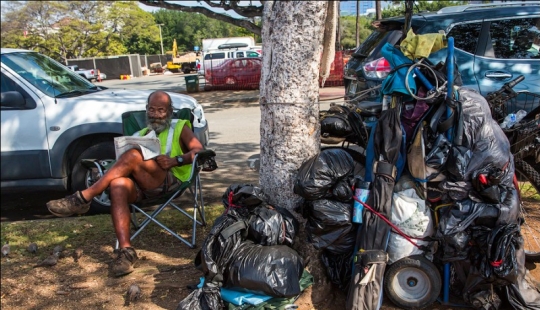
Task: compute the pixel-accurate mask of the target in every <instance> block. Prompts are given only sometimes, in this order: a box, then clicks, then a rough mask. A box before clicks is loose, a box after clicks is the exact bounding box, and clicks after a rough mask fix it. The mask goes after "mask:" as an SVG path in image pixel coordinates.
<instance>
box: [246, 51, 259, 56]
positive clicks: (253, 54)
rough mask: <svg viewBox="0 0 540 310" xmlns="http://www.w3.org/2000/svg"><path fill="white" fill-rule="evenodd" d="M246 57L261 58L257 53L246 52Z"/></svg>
mask: <svg viewBox="0 0 540 310" xmlns="http://www.w3.org/2000/svg"><path fill="white" fill-rule="evenodd" d="M246 57H259V53H257V52H246Z"/></svg>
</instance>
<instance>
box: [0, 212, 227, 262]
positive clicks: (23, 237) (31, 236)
mask: <svg viewBox="0 0 540 310" xmlns="http://www.w3.org/2000/svg"><path fill="white" fill-rule="evenodd" d="M184 210H185V211H186V212H188V213H190V214H192V212H193V209H192V208H186V209H184ZM205 211H206V212H205V213H206V220H207V225H208V226H207V227H212V224H213V222H214V220H215V219H216V218H217V217H218V216H220V215H221V214H222V213H223V206H222V205H212V206H207V207H206V208H205ZM158 220H159V221H160V222H161V223H164V224H165V225H166V226H167V227H170V228H171V229H172V230H173V231H177V232H179V233H181V234H182V233H183V232H185V233H188V232H189V230H190V229H191V226H192V223H191V221H190V220H189V219H188V218H187V217H186V216H184V215H183V214H181V213H180V212H178V211H177V210H174V209H171V210H164V211H163V212H161V214H160V215H159V216H158ZM0 227H1V234H0V236H1V238H0V239H1V243H2V244H4V243H5V242H6V241H9V244H10V246H11V251H12V252H19V253H20V252H25V251H26V248H27V246H28V244H30V243H31V242H35V243H36V244H37V245H38V247H39V249H40V252H41V251H42V250H45V251H47V252H49V251H50V250H52V248H54V246H56V245H58V244H61V245H63V246H64V247H65V248H66V249H70V248H71V249H74V248H77V247H79V246H82V245H83V244H86V245H88V244H89V243H90V244H95V245H96V246H99V245H104V244H107V245H111V244H113V243H114V242H115V240H116V236H115V234H114V229H113V226H112V221H111V216H110V215H109V214H102V215H95V216H81V217H70V218H58V219H51V220H32V221H22V222H4V223H1V224H0ZM164 232H165V230H164V229H162V228H161V227H159V226H158V225H156V224H155V223H150V224H149V225H148V226H147V227H146V228H145V230H144V231H143V232H142V233H141V236H140V237H141V238H143V239H148V241H147V242H151V243H152V242H153V243H156V242H157V243H159V242H160V239H159V238H156V235H161V234H162V233H164ZM165 233H166V232H165ZM198 234H199V235H200V234H201V231H198ZM135 240H136V239H135ZM169 241H170V240H169ZM164 242H165V241H164Z"/></svg>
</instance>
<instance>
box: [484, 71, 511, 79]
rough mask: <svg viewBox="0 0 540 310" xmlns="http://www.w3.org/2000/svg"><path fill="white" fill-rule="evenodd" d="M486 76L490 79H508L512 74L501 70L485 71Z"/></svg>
mask: <svg viewBox="0 0 540 310" xmlns="http://www.w3.org/2000/svg"><path fill="white" fill-rule="evenodd" d="M486 77H488V78H492V79H509V78H511V77H512V74H510V73H507V72H502V71H488V72H486Z"/></svg>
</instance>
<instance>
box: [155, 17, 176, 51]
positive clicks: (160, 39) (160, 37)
mask: <svg viewBox="0 0 540 310" xmlns="http://www.w3.org/2000/svg"><path fill="white" fill-rule="evenodd" d="M157 25H158V26H159V41H160V42H161V55H164V54H163V37H162V36H161V26H164V25H165V24H157ZM173 57H174V56H173Z"/></svg>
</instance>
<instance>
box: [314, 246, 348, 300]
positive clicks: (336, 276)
mask: <svg viewBox="0 0 540 310" xmlns="http://www.w3.org/2000/svg"><path fill="white" fill-rule="evenodd" d="M352 253H353V251H349V252H347V253H345V254H334V253H330V252H328V251H326V250H324V251H322V253H321V261H322V263H323V265H324V266H325V267H326V274H327V275H328V278H329V279H330V282H332V283H333V284H335V285H337V287H338V288H339V289H340V290H341V291H344V292H347V291H348V289H349V282H350V280H351V274H352Z"/></svg>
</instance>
